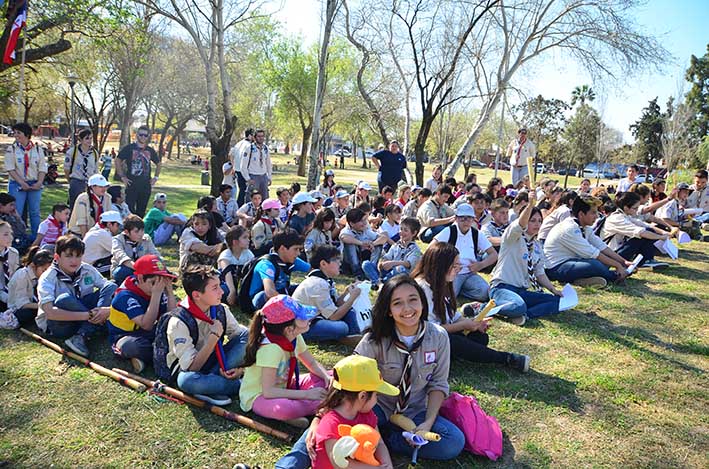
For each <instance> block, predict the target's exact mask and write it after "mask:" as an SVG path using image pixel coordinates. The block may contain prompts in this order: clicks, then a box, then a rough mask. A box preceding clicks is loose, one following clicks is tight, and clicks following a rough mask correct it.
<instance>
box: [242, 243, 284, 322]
mask: <svg viewBox="0 0 709 469" xmlns="http://www.w3.org/2000/svg"><path fill="white" fill-rule="evenodd" d="M262 260H266V261H269V262H270V263H271V264H273V268H274V269H275V272H276V274H275V275H274V278H275V279H276V280H278V277H280V275H281V267H280V266H279V261H280V258H279V257H278V255H277V254H273V253H271V254H265V255H263V256H261V257H256V258H254V259H251V260H250V261H249V262H247V263H246V264H244V265H243V266H242V267H241V271H240V274H241V282H240V283H239V287H238V297H239V309H241V312H242V313H244V314H253V313H254V312H255V311H256V309H255V308H254V305H253V303H252V301H251V300H253V298H252V297H251V293H250V292H249V290H250V289H251V282H252V281H253V279H254V270H255V269H256V264H258V263H259V262H260V261H262Z"/></svg>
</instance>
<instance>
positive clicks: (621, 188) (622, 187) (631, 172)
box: [616, 164, 639, 194]
mask: <svg viewBox="0 0 709 469" xmlns="http://www.w3.org/2000/svg"><path fill="white" fill-rule="evenodd" d="M638 171H639V168H638V165H636V164H631V165H630V166H628V169H627V170H626V174H627V175H628V177H625V178H623V179H621V180H620V182H618V190H617V191H616V192H617V193H619V194H620V193H621V192H628V191H629V190H630V186H632V185H633V184H635V178H636V177H638Z"/></svg>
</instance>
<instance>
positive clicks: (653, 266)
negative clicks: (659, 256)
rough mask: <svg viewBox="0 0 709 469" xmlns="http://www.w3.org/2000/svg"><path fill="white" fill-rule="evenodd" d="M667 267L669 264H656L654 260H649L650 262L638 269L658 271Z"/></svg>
mask: <svg viewBox="0 0 709 469" xmlns="http://www.w3.org/2000/svg"><path fill="white" fill-rule="evenodd" d="M669 266H670V264H666V263H664V262H658V261H656V260H651V261H647V262H645V263H644V264H643V265H641V266H640V267H642V268H644V269H652V270H660V269H666V268H667V267H669Z"/></svg>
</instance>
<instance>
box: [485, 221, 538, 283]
mask: <svg viewBox="0 0 709 469" xmlns="http://www.w3.org/2000/svg"><path fill="white" fill-rule="evenodd" d="M523 235H524V231H523V230H522V227H521V226H519V220H515V221H513V222H512V223H510V226H508V227H507V229H506V230H505V234H503V235H502V241H501V242H500V254H499V257H498V258H497V264H496V265H495V268H494V269H493V270H492V276H491V279H490V287H494V286H496V285H499V284H500V283H506V284H508V285H512V286H514V287H518V288H529V272H528V271H527V260H528V259H529V250H528V249H527V243H526V242H525V240H524V238H523ZM532 265H533V266H534V275H535V276H536V277H537V278H539V276H540V275H545V273H544V252H543V251H542V245H541V243H540V242H539V241H537V240H535V241H534V247H533V248H532Z"/></svg>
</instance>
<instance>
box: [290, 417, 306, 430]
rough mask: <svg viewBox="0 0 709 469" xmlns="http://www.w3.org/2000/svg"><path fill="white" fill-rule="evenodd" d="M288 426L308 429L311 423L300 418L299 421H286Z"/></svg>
mask: <svg viewBox="0 0 709 469" xmlns="http://www.w3.org/2000/svg"><path fill="white" fill-rule="evenodd" d="M284 422H285V423H287V424H288V425H292V426H294V427H296V428H302V429H306V428H308V427H309V426H310V421H309V420H308V419H306V418H305V417H298V418H297V419H289V420H284Z"/></svg>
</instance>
